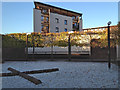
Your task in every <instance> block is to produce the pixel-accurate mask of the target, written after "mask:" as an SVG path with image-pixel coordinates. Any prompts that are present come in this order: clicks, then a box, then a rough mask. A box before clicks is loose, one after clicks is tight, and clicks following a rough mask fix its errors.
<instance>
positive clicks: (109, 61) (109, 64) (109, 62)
mask: <svg viewBox="0 0 120 90" xmlns="http://www.w3.org/2000/svg"><path fill="white" fill-rule="evenodd" d="M108 67H109V68H110V67H111V60H110V26H109V24H108Z"/></svg>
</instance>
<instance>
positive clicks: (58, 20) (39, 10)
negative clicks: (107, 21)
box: [33, 2, 82, 33]
mask: <svg viewBox="0 0 120 90" xmlns="http://www.w3.org/2000/svg"><path fill="white" fill-rule="evenodd" d="M34 4H35V8H34V9H33V11H34V32H40V33H50V32H53V33H59V32H67V31H82V14H81V13H77V12H73V11H70V10H66V9H62V8H59V7H55V6H52V5H48V4H44V3H41V2H34Z"/></svg>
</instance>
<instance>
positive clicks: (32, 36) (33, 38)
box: [32, 33, 35, 58]
mask: <svg viewBox="0 0 120 90" xmlns="http://www.w3.org/2000/svg"><path fill="white" fill-rule="evenodd" d="M34 35H35V33H34V34H33V35H32V43H33V58H34V52H35V47H34Z"/></svg>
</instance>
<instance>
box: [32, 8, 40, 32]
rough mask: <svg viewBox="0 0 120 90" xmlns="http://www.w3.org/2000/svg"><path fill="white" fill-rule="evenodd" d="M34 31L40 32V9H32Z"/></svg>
mask: <svg viewBox="0 0 120 90" xmlns="http://www.w3.org/2000/svg"><path fill="white" fill-rule="evenodd" d="M33 16H34V20H33V21H34V32H41V10H37V9H33Z"/></svg>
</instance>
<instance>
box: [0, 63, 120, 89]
mask: <svg viewBox="0 0 120 90" xmlns="http://www.w3.org/2000/svg"><path fill="white" fill-rule="evenodd" d="M107 65H108V63H96V62H94V63H93V62H64V61H29V62H24V61H22V62H20V61H11V62H5V63H4V64H3V65H2V71H3V72H10V71H8V70H7V68H8V67H13V68H15V69H17V70H19V71H27V70H40V69H50V68H59V70H60V71H57V72H51V73H41V74H29V75H31V76H34V77H35V78H37V79H40V80H41V81H42V82H43V83H42V84H39V85H35V84H33V83H31V82H29V81H28V80H26V79H24V78H21V77H19V76H12V77H2V87H3V88H117V87H118V67H117V66H116V65H114V64H112V68H111V69H108V66H107ZM0 78H1V77H0Z"/></svg>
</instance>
